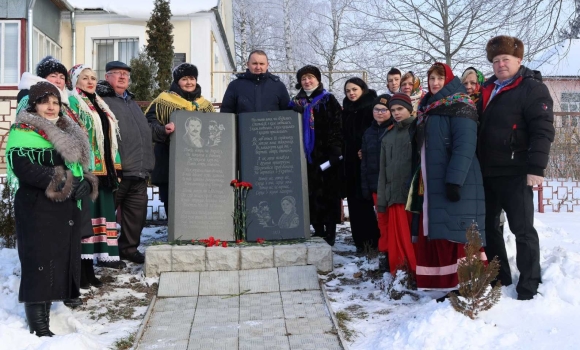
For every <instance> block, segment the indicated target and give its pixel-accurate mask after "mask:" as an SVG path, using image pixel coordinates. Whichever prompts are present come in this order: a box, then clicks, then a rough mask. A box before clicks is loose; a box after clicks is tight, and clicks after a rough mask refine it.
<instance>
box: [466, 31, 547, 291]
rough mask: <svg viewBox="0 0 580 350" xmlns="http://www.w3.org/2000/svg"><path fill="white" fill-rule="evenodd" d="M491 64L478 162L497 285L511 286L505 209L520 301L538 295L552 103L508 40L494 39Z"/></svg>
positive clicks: (517, 44)
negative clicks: (539, 212) (538, 202)
mask: <svg viewBox="0 0 580 350" xmlns="http://www.w3.org/2000/svg"><path fill="white" fill-rule="evenodd" d="M486 51H487V59H488V60H489V61H490V62H492V64H493V71H494V73H495V75H494V76H492V77H491V78H490V79H489V80H488V81H486V82H485V83H484V85H483V88H482V98H481V99H480V100H479V101H478V106H477V109H478V113H479V116H480V128H479V137H478V147H477V149H478V157H479V161H480V163H481V170H482V173H483V184H484V189H485V209H486V222H485V225H486V237H487V247H486V249H485V250H486V253H487V257H488V259H492V258H493V257H495V256H497V257H498V258H499V261H500V264H501V266H500V271H499V276H498V280H499V281H501V283H502V285H504V286H507V285H510V284H511V283H512V276H511V271H510V267H509V262H508V258H507V253H506V248H505V243H504V239H503V235H502V233H501V231H500V229H499V224H500V222H499V218H500V213H501V210H502V209H503V210H505V213H506V215H507V219H508V222H509V227H510V230H511V231H512V232H513V233H514V235H515V237H516V249H517V257H516V262H517V267H518V270H519V271H520V277H519V282H518V285H517V287H516V291H517V292H518V299H519V300H529V299H532V298H533V297H534V295H536V293H537V292H538V284H539V283H540V282H541V275H540V243H539V239H538V233H537V232H536V230H535V229H534V203H533V192H532V186H536V185H540V184H542V182H543V181H544V177H543V176H544V170H545V169H546V166H547V164H548V157H549V154H550V146H551V143H552V141H554V125H553V122H554V114H553V112H552V105H553V102H552V98H551V97H550V93H549V91H548V88H547V87H546V85H544V84H543V83H542V75H541V74H540V72H537V71H532V70H530V69H528V68H526V67H524V66H522V65H521V62H522V58H523V56H524V44H523V43H522V41H521V40H519V39H517V38H514V37H510V36H498V37H495V38H492V39H491V40H490V41H489V42H488V43H487V47H486Z"/></svg>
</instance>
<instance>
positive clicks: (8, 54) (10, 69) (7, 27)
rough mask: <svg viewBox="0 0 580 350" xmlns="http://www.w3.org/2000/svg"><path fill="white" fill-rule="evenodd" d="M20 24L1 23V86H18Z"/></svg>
mask: <svg viewBox="0 0 580 350" xmlns="http://www.w3.org/2000/svg"><path fill="white" fill-rule="evenodd" d="M19 68H20V22H19V21H0V85H14V84H18V78H19V76H20V74H19V72H20V69H19Z"/></svg>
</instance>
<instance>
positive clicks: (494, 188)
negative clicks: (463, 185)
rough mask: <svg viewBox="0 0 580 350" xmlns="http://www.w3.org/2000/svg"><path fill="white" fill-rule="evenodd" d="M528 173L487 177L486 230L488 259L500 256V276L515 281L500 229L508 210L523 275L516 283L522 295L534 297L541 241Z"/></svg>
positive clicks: (504, 279) (539, 278)
mask: <svg viewBox="0 0 580 350" xmlns="http://www.w3.org/2000/svg"><path fill="white" fill-rule="evenodd" d="M526 181H527V179H526V175H518V176H501V177H485V178H484V179H483V186H484V189H485V210H486V212H485V234H486V240H487V246H486V247H485V251H486V254H487V258H488V259H493V257H495V256H497V257H498V259H499V262H500V265H501V266H500V270H499V275H498V278H497V279H498V280H499V281H501V284H502V285H504V286H508V285H510V284H511V283H512V277H511V271H510V266H509V263H508V258H507V253H506V249H505V242H504V239H503V234H502V230H500V214H501V210H502V209H503V210H504V211H505V213H506V216H507V220H508V223H509V227H510V230H511V231H512V232H513V234H514V235H515V237H516V252H517V253H516V254H517V256H516V264H517V267H518V270H520V279H519V282H518V285H517V287H516V291H517V292H518V295H519V296H522V297H532V296H534V295H535V294H536V293H537V292H538V284H539V283H540V282H541V274H540V241H539V239H538V233H537V232H536V229H535V228H534V201H533V191H532V188H531V187H530V186H527V184H526Z"/></svg>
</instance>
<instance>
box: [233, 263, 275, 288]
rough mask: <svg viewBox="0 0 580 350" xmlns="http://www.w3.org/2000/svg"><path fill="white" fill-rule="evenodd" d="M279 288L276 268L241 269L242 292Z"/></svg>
mask: <svg viewBox="0 0 580 350" xmlns="http://www.w3.org/2000/svg"><path fill="white" fill-rule="evenodd" d="M279 290H280V285H279V283H278V270H277V269H276V268H269V269H259V270H242V271H240V292H245V291H248V293H268V292H277V291H279Z"/></svg>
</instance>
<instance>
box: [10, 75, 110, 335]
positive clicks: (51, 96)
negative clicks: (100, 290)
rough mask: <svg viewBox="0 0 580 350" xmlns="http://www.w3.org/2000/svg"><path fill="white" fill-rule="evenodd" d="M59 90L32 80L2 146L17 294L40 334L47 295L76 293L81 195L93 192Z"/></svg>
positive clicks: (82, 145)
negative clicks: (11, 204) (10, 205)
mask: <svg viewBox="0 0 580 350" xmlns="http://www.w3.org/2000/svg"><path fill="white" fill-rule="evenodd" d="M60 96H61V95H60V92H59V91H58V89H57V88H56V87H55V86H54V85H53V84H51V83H49V82H39V83H37V84H35V85H33V86H32V87H31V88H30V92H29V100H28V107H27V108H26V109H25V110H21V111H20V113H18V115H17V117H16V120H15V122H14V124H13V125H12V127H11V129H10V133H9V138H8V145H7V147H6V159H7V167H8V169H7V180H8V186H10V188H11V190H12V192H13V193H15V195H14V214H15V217H16V237H17V240H18V257H19V258H20V264H21V270H22V274H21V279H20V291H19V295H18V299H19V301H20V302H24V303H25V304H24V309H25V312H26V318H27V320H28V326H29V328H30V332H31V333H33V332H36V335H37V336H39V337H41V336H52V335H53V333H52V332H50V330H49V328H48V325H49V316H50V305H51V302H52V301H60V300H66V299H74V298H78V297H79V295H80V293H79V286H80V248H81V244H80V233H81V230H79V227H81V226H82V225H83V222H82V221H83V218H85V219H84V220H86V219H87V218H86V216H83V215H82V211H81V208H82V202H83V201H87V200H89V199H92V200H95V199H96V196H97V195H98V192H97V188H98V180H97V178H96V177H95V176H94V175H92V174H91V173H90V172H89V171H88V167H89V160H90V148H89V143H88V140H87V137H86V134H85V133H84V131H83V130H81V128H80V127H79V126H78V124H76V123H75V122H74V121H73V120H71V119H70V118H68V117H63V116H62V113H61V111H60V103H61V101H60V98H61V97H60Z"/></svg>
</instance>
